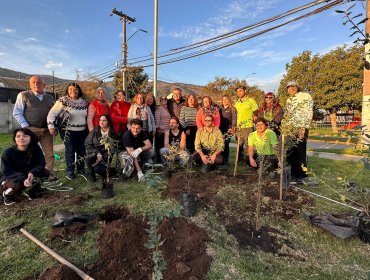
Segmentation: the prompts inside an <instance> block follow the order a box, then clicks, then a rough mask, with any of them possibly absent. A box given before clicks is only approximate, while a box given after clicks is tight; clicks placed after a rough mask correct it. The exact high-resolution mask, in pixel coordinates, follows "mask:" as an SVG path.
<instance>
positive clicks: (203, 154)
mask: <svg viewBox="0 0 370 280" xmlns="http://www.w3.org/2000/svg"><path fill="white" fill-rule="evenodd" d="M204 121H205V126H204V127H203V128H202V129H199V130H198V131H197V134H196V136H195V153H194V154H193V159H194V161H195V162H198V163H202V164H203V169H202V171H203V172H209V171H211V170H212V168H214V167H215V165H219V164H222V163H223V157H222V151H223V150H224V137H223V135H222V132H221V130H219V129H218V128H217V127H214V126H213V121H214V118H213V116H212V115H207V116H206V117H205V120H204Z"/></svg>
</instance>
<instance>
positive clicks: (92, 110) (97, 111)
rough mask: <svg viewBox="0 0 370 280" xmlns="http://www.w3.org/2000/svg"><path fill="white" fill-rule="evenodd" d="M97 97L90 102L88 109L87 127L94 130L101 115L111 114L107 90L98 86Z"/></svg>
mask: <svg viewBox="0 0 370 280" xmlns="http://www.w3.org/2000/svg"><path fill="white" fill-rule="evenodd" d="M95 97H96V98H95V99H94V100H93V101H92V102H91V103H90V105H89V108H88V109H87V128H88V129H89V131H92V130H93V129H94V128H95V127H97V126H98V125H99V117H100V116H101V115H107V114H109V105H108V102H106V101H105V90H104V88H102V87H98V88H97V90H96V95H95Z"/></svg>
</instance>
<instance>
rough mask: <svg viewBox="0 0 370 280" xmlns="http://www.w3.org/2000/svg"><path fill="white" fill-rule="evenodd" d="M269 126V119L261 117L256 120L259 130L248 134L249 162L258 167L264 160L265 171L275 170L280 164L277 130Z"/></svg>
mask: <svg viewBox="0 0 370 280" xmlns="http://www.w3.org/2000/svg"><path fill="white" fill-rule="evenodd" d="M267 127H268V121H267V120H266V119H265V118H263V117H259V118H257V120H256V129H257V130H256V131H254V132H252V133H251V134H249V136H248V156H249V164H250V165H251V166H252V167H256V168H257V167H258V166H259V165H261V163H262V161H263V166H264V170H263V172H264V173H266V172H268V173H270V172H273V171H274V170H275V169H276V168H277V167H278V164H279V160H278V157H277V150H278V139H277V136H276V134H275V132H273V131H272V130H270V129H268V128H267ZM254 147H256V151H257V155H256V154H254ZM256 160H257V161H258V162H256Z"/></svg>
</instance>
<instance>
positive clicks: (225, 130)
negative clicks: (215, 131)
mask: <svg viewBox="0 0 370 280" xmlns="http://www.w3.org/2000/svg"><path fill="white" fill-rule="evenodd" d="M219 112H220V119H221V121H220V130H221V132H222V134H223V135H224V139H225V142H224V143H225V147H224V151H223V152H222V155H223V159H224V164H226V165H228V164H229V154H230V149H229V146H230V139H231V135H234V134H235V129H236V120H237V111H236V109H235V107H234V105H233V102H232V100H231V97H230V95H224V96H223V97H222V104H221V106H220V108H219Z"/></svg>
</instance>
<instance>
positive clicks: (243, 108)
mask: <svg viewBox="0 0 370 280" xmlns="http://www.w3.org/2000/svg"><path fill="white" fill-rule="evenodd" d="M235 90H236V95H237V96H238V100H237V101H236V102H235V105H234V107H235V109H236V111H237V122H236V123H237V124H236V125H237V136H238V138H239V137H240V146H239V154H238V159H239V161H243V160H244V155H243V151H244V144H245V145H246V146H248V136H249V134H250V133H252V132H253V112H254V111H255V110H257V109H258V106H257V103H256V101H255V100H254V99H253V98H251V97H249V96H247V94H246V87H245V86H243V85H240V86H238V87H237V88H236V89H235Z"/></svg>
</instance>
